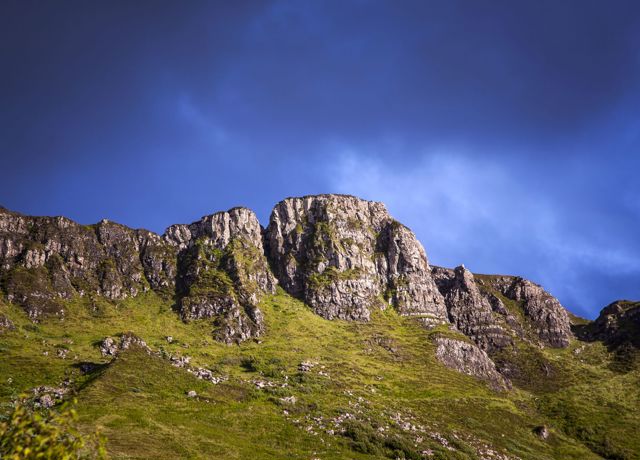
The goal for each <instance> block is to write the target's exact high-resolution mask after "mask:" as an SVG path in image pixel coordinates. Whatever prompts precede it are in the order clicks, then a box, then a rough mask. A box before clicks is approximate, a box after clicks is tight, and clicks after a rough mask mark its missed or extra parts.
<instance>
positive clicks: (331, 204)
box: [266, 195, 446, 322]
mask: <svg viewBox="0 0 640 460" xmlns="http://www.w3.org/2000/svg"><path fill="white" fill-rule="evenodd" d="M266 235H267V241H268V246H269V256H270V259H271V261H272V265H273V267H274V270H275V272H276V275H277V276H278V279H279V280H280V282H281V284H282V286H283V288H284V289H285V290H286V291H287V292H289V293H290V294H291V295H293V296H296V297H299V298H301V299H303V300H304V301H305V302H306V303H308V304H309V305H310V306H311V307H312V308H313V309H314V310H315V311H316V313H318V314H319V315H321V316H323V317H325V318H328V319H333V318H340V319H351V320H368V319H369V316H370V314H371V310H372V309H373V308H384V307H385V306H386V305H387V304H389V305H391V306H393V307H394V308H395V309H396V310H397V311H398V312H399V313H400V314H402V315H406V316H423V317H428V318H432V319H433V320H434V321H437V322H444V321H446V308H445V304H444V299H443V298H442V296H441V294H440V293H439V291H438V289H437V287H436V285H435V283H434V282H433V279H432V278H431V274H430V271H429V264H428V262H427V258H426V255H425V252H424V249H423V248H422V245H420V243H419V242H418V241H417V240H416V238H415V235H414V234H413V233H412V232H411V231H410V230H409V229H408V228H406V227H404V226H403V225H401V224H399V223H398V222H396V221H394V220H393V219H392V218H391V217H390V216H389V213H388V212H387V210H386V208H385V207H384V205H383V204H382V203H376V202H371V201H364V200H360V199H358V198H355V197H350V196H337V195H320V196H309V197H303V198H288V199H286V200H284V201H282V202H280V203H278V204H277V205H276V206H275V208H274V210H273V213H272V214H271V219H270V222H269V227H268V228H267V233H266Z"/></svg>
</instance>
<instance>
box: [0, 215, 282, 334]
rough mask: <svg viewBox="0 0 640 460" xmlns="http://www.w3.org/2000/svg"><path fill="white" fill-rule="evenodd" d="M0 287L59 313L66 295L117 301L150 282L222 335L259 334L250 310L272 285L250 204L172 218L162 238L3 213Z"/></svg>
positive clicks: (30, 308) (32, 308)
mask: <svg viewBox="0 0 640 460" xmlns="http://www.w3.org/2000/svg"><path fill="white" fill-rule="evenodd" d="M0 263H1V266H2V286H3V288H4V290H5V292H6V295H7V298H8V300H10V301H12V302H15V303H18V304H20V305H22V306H23V307H24V309H25V310H26V311H27V312H28V314H29V316H30V317H31V318H33V319H34V320H37V319H38V318H39V317H40V316H41V315H43V314H55V315H63V314H64V311H63V307H62V302H60V300H61V299H65V298H70V297H72V296H73V295H81V296H103V297H106V298H107V299H110V300H119V299H123V298H126V297H128V296H135V295H137V294H138V293H140V292H144V291H147V290H149V289H153V290H155V291H157V292H158V293H160V294H162V295H165V296H173V295H174V294H175V295H177V297H178V299H179V300H178V304H179V305H178V307H179V309H180V311H181V315H182V317H183V318H184V319H185V320H189V319H194V318H214V317H215V319H216V328H215V330H216V332H215V335H216V337H217V338H218V339H220V340H223V341H225V342H232V341H241V340H246V339H247V338H249V337H254V336H257V335H259V334H260V333H261V332H262V330H263V328H264V325H263V321H262V314H261V313H260V311H259V310H258V308H257V304H258V302H259V300H260V297H261V295H262V294H263V293H265V292H274V290H275V285H276V281H275V278H274V277H273V275H272V274H271V272H270V270H269V268H268V264H267V261H266V258H265V256H264V250H263V247H262V233H261V227H260V224H259V223H258V220H257V218H256V216H255V214H253V212H251V211H249V210H248V209H243V208H237V209H232V210H230V211H229V212H222V213H217V214H214V215H212V216H207V217H204V218H203V219H201V220H200V221H198V222H194V223H193V224H191V225H174V226H172V227H170V228H169V229H168V230H167V232H166V234H165V235H164V236H162V237H161V236H159V235H157V234H155V233H152V232H149V231H147V230H133V229H130V228H127V227H125V226H123V225H119V224H115V223H112V222H109V221H107V220H103V221H101V222H100V223H98V224H96V225H91V226H84V225H80V224H77V223H75V222H73V221H71V220H69V219H66V218H64V217H27V216H22V215H20V214H17V213H12V212H9V211H7V210H4V209H2V210H0Z"/></svg>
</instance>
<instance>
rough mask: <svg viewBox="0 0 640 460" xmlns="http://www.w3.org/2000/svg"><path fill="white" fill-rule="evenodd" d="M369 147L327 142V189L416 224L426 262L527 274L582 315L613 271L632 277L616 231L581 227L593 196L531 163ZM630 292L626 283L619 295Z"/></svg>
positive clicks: (632, 256) (624, 238)
mask: <svg viewBox="0 0 640 460" xmlns="http://www.w3.org/2000/svg"><path fill="white" fill-rule="evenodd" d="M375 151H376V149H375V148H374V149H371V148H369V149H359V148H355V147H352V146H341V147H336V146H334V147H333V155H334V163H333V165H332V166H330V167H328V169H327V177H329V178H330V179H329V180H330V182H331V185H332V188H331V189H332V190H335V191H337V192H341V193H350V194H355V195H358V196H362V197H365V198H368V199H373V200H377V201H383V202H384V203H386V204H387V206H388V208H389V210H390V212H391V213H392V215H394V217H396V218H397V219H398V220H400V221H401V222H403V223H404V224H406V225H408V226H410V227H411V228H412V229H413V230H414V231H415V232H416V234H417V235H418V238H419V239H420V240H421V241H422V242H423V244H424V246H425V249H426V250H427V254H428V255H429V258H430V260H431V262H432V263H433V264H436V265H445V266H455V265H458V264H460V263H464V264H466V265H467V266H468V267H470V269H472V270H473V271H475V272H479V273H505V274H518V275H522V276H525V277H528V278H531V279H533V280H534V281H536V282H538V283H541V284H543V286H545V287H546V288H547V289H549V290H551V291H552V292H553V293H554V294H555V295H557V296H558V297H559V298H560V299H561V301H563V302H564V303H565V304H566V305H567V306H569V307H570V308H572V309H573V310H574V311H577V312H578V313H581V314H584V315H587V316H594V315H595V314H596V313H597V311H598V310H599V309H600V308H601V307H602V306H603V305H604V304H605V303H608V302H609V301H611V300H613V299H614V298H617V297H619V296H620V295H623V294H624V292H620V287H619V284H620V283H619V280H620V279H623V278H624V279H628V278H632V279H633V278H634V277H635V278H636V279H637V277H638V276H639V275H640V253H639V252H638V248H637V247H634V245H633V244H631V243H630V240H629V234H628V233H627V232H626V230H624V231H623V229H620V230H619V232H618V234H617V235H615V234H611V233H608V232H610V231H611V228H607V232H606V233H608V234H607V238H604V239H603V238H602V235H601V233H602V232H601V230H602V229H601V228H599V227H598V225H596V224H595V222H592V224H594V225H593V228H583V227H582V223H581V221H583V220H584V219H585V216H584V215H582V214H585V215H590V214H591V213H593V211H594V209H593V208H595V207H596V204H593V205H592V207H590V206H589V205H588V204H585V202H576V197H575V196H572V195H570V194H569V195H567V196H562V194H561V193H559V191H561V190H562V189H558V188H557V187H551V186H550V183H552V182H553V180H552V179H549V178H545V177H542V176H539V175H537V174H536V173H535V166H534V165H528V164H527V163H525V162H522V161H518V162H515V163H510V162H509V161H506V160H504V159H502V160H500V159H499V157H490V156H482V155H479V154H478V153H477V152H470V151H466V150H465V149H463V148H459V147H441V148H432V149H427V150H423V151H421V152H420V155H419V158H420V160H419V161H418V162H417V163H414V164H411V163H409V162H403V161H396V162H393V161H387V160H383V159H382V157H380V156H378V155H376V153H375ZM397 158H398V159H399V160H400V159H401V158H402V155H401V153H400V152H397ZM527 170H532V171H534V173H533V174H525V173H524V172H526V171H527ZM567 180H569V179H567ZM564 186H565V187H567V188H571V187H572V185H571V183H570V182H566V183H564ZM616 290H617V291H616ZM634 292H635V296H636V297H637V296H638V294H639V293H638V292H637V288H633V285H632V284H631V286H630V287H628V288H627V290H626V293H629V294H634Z"/></svg>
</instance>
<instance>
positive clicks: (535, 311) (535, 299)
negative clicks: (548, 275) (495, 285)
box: [505, 278, 573, 348]
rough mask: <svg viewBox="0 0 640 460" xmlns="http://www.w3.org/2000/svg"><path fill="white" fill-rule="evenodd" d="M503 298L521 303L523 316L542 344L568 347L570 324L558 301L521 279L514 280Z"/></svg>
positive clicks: (538, 287) (536, 286)
mask: <svg viewBox="0 0 640 460" xmlns="http://www.w3.org/2000/svg"><path fill="white" fill-rule="evenodd" d="M505 296H507V297H509V298H510V299H513V300H515V301H521V302H523V309H524V314H525V315H526V316H527V319H528V320H529V322H530V323H531V324H532V326H533V328H534V330H535V331H536V333H537V334H538V337H540V339H541V340H542V341H543V342H545V343H546V344H548V345H551V346H552V347H557V348H564V347H567V346H568V345H569V341H570V340H571V338H572V337H573V334H572V333H571V323H570V321H569V315H568V314H567V310H565V309H564V307H563V306H562V305H561V304H560V302H559V301H558V299H556V298H555V297H553V296H552V295H551V294H549V293H548V292H546V291H545V290H544V289H542V287H541V286H539V285H537V284H535V283H532V282H531V281H529V280H525V279H523V278H515V280H514V281H513V283H512V284H511V286H510V287H509V288H508V289H507V290H506V291H505Z"/></svg>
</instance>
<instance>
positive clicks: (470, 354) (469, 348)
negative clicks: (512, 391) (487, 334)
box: [435, 336, 511, 391]
mask: <svg viewBox="0 0 640 460" xmlns="http://www.w3.org/2000/svg"><path fill="white" fill-rule="evenodd" d="M435 343H436V357H437V358H438V360H439V361H440V362H441V363H442V364H444V365H445V366H447V367H448V368H450V369H454V370H456V371H458V372H462V373H463V374H467V375H471V376H474V377H477V378H479V379H481V380H484V381H486V382H487V383H488V384H489V386H490V387H491V388H493V389H494V390H497V391H502V390H507V389H509V388H510V387H511V383H510V382H509V381H508V380H507V379H505V378H504V377H503V376H502V375H500V373H499V372H498V371H497V369H496V366H495V364H494V362H493V361H491V359H490V358H489V356H488V355H487V353H486V352H485V351H483V350H481V349H480V348H479V347H477V346H476V345H474V344H472V343H469V342H465V341H463V340H457V339H452V338H449V337H442V336H439V337H436V338H435Z"/></svg>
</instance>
